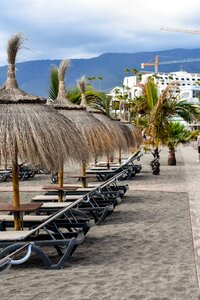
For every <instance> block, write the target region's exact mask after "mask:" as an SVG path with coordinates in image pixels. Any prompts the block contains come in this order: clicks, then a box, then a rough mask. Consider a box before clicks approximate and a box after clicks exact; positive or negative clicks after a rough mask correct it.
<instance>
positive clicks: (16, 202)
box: [12, 151, 21, 230]
mask: <svg viewBox="0 0 200 300" xmlns="http://www.w3.org/2000/svg"><path fill="white" fill-rule="evenodd" d="M12 186H13V207H14V208H19V207H20V196H19V177H18V161H17V151H16V152H15V155H14V159H13V161H12ZM14 228H15V230H20V229H21V220H20V213H19V212H16V213H14Z"/></svg>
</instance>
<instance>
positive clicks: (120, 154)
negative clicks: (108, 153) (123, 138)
mask: <svg viewBox="0 0 200 300" xmlns="http://www.w3.org/2000/svg"><path fill="white" fill-rule="evenodd" d="M121 163H122V148H121V147H119V164H121Z"/></svg>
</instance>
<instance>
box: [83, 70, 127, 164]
mask: <svg viewBox="0 0 200 300" xmlns="http://www.w3.org/2000/svg"><path fill="white" fill-rule="evenodd" d="M77 85H78V88H79V90H80V92H81V96H82V99H81V106H82V107H86V109H87V111H88V112H89V113H91V114H92V115H93V116H95V118H97V119H98V120H99V121H101V122H102V123H103V124H104V125H105V126H106V128H107V131H108V132H109V135H110V137H111V138H112V140H113V142H114V144H115V148H116V149H118V148H121V149H123V150H125V151H127V150H128V145H127V142H126V139H125V137H124V134H123V131H122V129H121V127H120V126H119V125H118V123H117V122H113V121H112V120H111V119H110V118H109V117H107V116H106V115H105V114H104V113H103V112H102V111H100V110H98V109H95V108H92V107H90V106H89V105H88V104H87V102H86V98H85V89H86V83H85V77H84V76H83V77H81V78H80V79H79V80H78V81H77ZM107 158H108V165H109V156H108V157H107Z"/></svg>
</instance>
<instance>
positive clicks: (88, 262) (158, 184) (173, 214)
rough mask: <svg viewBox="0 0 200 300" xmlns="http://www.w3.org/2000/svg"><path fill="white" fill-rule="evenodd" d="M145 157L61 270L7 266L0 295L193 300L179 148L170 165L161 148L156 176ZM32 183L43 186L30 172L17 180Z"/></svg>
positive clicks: (33, 262)
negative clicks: (126, 188)
mask: <svg viewBox="0 0 200 300" xmlns="http://www.w3.org/2000/svg"><path fill="white" fill-rule="evenodd" d="M151 158H152V155H151V154H150V153H147V154H146V155H144V156H143V157H142V159H141V163H142V165H143V170H142V171H141V173H140V174H138V175H136V177H135V178H134V179H133V180H132V181H129V182H128V183H129V187H130V189H129V191H128V192H127V194H126V195H127V196H126V197H124V198H123V201H122V203H121V205H119V206H117V207H116V209H115V211H114V212H113V214H112V215H111V216H109V217H108V218H107V219H106V221H105V222H104V224H102V225H100V226H96V227H93V228H92V229H91V230H90V231H89V233H88V235H87V237H86V240H85V241H84V243H83V244H82V245H80V246H79V247H78V248H77V250H76V251H75V253H74V255H73V257H72V258H71V260H70V261H68V262H67V263H66V266H65V268H64V269H63V270H56V271H49V270H45V269H44V268H43V267H42V266H41V264H40V262H39V261H38V260H36V259H34V258H33V259H32V260H31V261H29V262H28V263H26V264H24V265H22V266H19V267H12V268H11V269H10V270H9V271H8V272H7V273H5V274H2V275H0V299H1V300H7V299H12V300H18V299H19V300H25V299H26V300H27V299H32V300H35V299H37V300H43V299H49V300H50V299H52V300H53V299H61V300H65V299H69V300H79V299H80V300H93V299H94V300H128V299H133V300H189V299H191V300H197V299H199V298H198V293H199V289H198V283H197V276H196V265H195V258H194V249H193V240H192V230H191V220H190V210H189V195H188V192H187V188H186V185H187V184H186V174H185V166H184V161H183V157H182V156H181V151H177V166H173V167H172V166H168V165H167V151H166V149H163V150H162V152H161V174H160V175H159V176H155V175H152V174H151V169H150V166H149V162H150V160H151ZM39 178H40V179H39ZM48 180H49V179H48ZM36 182H37V185H38V184H40V185H41V184H43V183H45V182H46V183H47V178H46V177H45V176H43V177H38V179H37V178H36V177H35V178H34V180H31V181H27V182H23V183H22V185H23V186H25V185H28V186H30V185H33V184H35V183H36ZM48 183H49V181H48ZM1 185H3V184H1ZM6 185H9V184H8V183H7V184H6ZM37 193H38V192H37ZM1 194H2V196H1V197H2V201H6V199H8V198H9V199H11V198H10V193H4V194H3V193H1ZM33 194H34V193H23V196H22V197H23V199H30V198H31V197H32V195H33Z"/></svg>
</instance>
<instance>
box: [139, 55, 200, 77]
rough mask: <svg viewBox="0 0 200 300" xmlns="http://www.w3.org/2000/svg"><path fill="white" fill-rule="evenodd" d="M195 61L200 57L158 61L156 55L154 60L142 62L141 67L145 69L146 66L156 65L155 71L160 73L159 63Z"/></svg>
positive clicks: (169, 63) (199, 59)
mask: <svg viewBox="0 0 200 300" xmlns="http://www.w3.org/2000/svg"><path fill="white" fill-rule="evenodd" d="M195 61H200V57H195V58H186V59H175V60H167V61H161V62H158V55H156V57H155V61H154V62H147V63H141V68H142V69H143V68H144V67H146V66H154V67H155V73H158V65H171V64H179V63H189V62H195Z"/></svg>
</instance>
